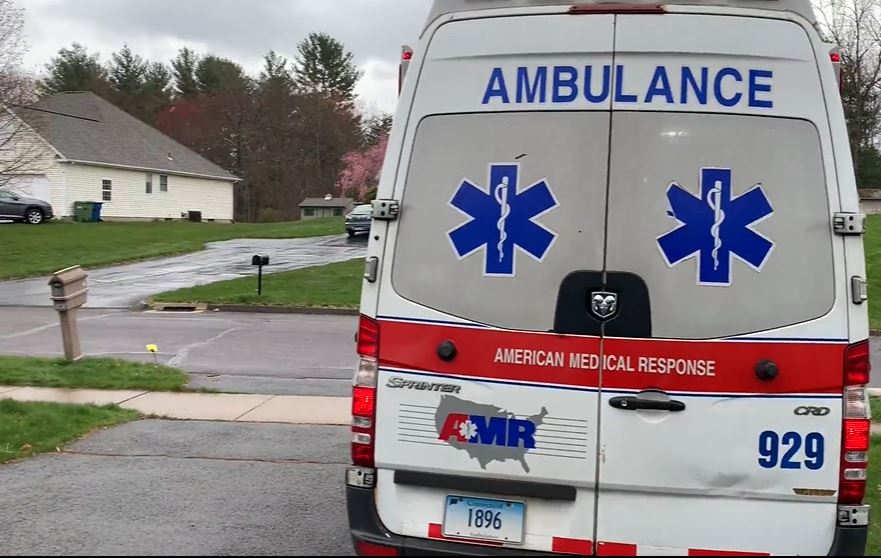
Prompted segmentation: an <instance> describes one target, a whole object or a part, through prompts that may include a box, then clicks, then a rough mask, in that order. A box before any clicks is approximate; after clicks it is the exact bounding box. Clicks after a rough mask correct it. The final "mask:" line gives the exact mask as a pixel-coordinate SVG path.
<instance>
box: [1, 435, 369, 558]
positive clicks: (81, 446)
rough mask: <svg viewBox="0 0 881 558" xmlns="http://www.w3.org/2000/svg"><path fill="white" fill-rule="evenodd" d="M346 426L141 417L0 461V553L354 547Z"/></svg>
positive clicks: (330, 552)
mask: <svg viewBox="0 0 881 558" xmlns="http://www.w3.org/2000/svg"><path fill="white" fill-rule="evenodd" d="M347 432H348V429H347V428H346V427H333V426H290V425H275V424H261V425H254V424H241V423H212V422H187V421H159V420H148V421H141V422H135V423H130V424H127V425H124V426H120V427H117V428H114V429H111V430H105V431H103V432H100V433H97V434H95V435H93V436H91V437H89V438H87V439H85V440H83V441H80V442H78V443H76V444H73V445H72V446H70V447H69V448H68V449H67V450H66V451H64V452H62V453H59V454H51V455H43V456H39V457H36V458H32V459H29V460H26V461H22V462H20V463H13V464H9V465H3V466H0V499H2V501H3V505H2V506H0V540H2V541H3V550H2V551H0V554H9V555H37V556H46V555H82V556H92V555H123V556H126V555H128V556H143V555H164V556H171V555H203V556H204V555H209V556H211V555H213V556H230V555H244V556H254V555H256V556H262V555H278V556H291V555H325V556H340V555H351V554H352V544H351V542H350V539H349V531H348V521H347V519H346V503H345V492H344V484H343V475H344V470H345V464H347V463H348V460H349V457H348V452H349V445H348V434H347Z"/></svg>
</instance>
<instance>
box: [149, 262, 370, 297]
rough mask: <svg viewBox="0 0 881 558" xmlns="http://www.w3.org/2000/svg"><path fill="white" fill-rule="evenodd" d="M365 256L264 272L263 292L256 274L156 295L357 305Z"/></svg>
mask: <svg viewBox="0 0 881 558" xmlns="http://www.w3.org/2000/svg"><path fill="white" fill-rule="evenodd" d="M363 274H364V259H363V258H358V259H354V260H349V261H347V262H341V263H334V264H329V265H323V266H317V267H307V268H304V269H297V270H295V271H286V272H282V273H271V274H268V275H264V276H263V294H262V295H258V294H257V278H256V277H243V278H241V279H232V280H230V281H220V282H217V283H211V284H208V285H202V286H199V287H192V288H188V289H180V290H178V291H170V292H167V293H162V294H159V295H156V296H155V297H154V300H156V301H157V302H205V303H208V304H216V305H222V304H249V305H261V306H283V307H288V308H292V307H310V308H357V307H358V302H359V300H360V297H361V278H362V276H363Z"/></svg>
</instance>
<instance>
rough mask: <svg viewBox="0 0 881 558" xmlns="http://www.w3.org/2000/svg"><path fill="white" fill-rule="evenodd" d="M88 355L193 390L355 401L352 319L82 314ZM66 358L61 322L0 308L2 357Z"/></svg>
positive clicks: (43, 313) (46, 313)
mask: <svg viewBox="0 0 881 558" xmlns="http://www.w3.org/2000/svg"><path fill="white" fill-rule="evenodd" d="M79 325H80V337H81V340H82V346H83V351H84V352H85V353H86V354H87V355H91V356H108V357H115V358H125V359H131V360H138V361H145V362H151V361H152V356H150V355H149V354H148V353H147V352H146V351H145V348H144V347H145V345H146V344H148V343H156V344H157V345H158V346H159V350H160V354H159V359H160V362H162V363H165V364H170V365H173V366H178V367H180V368H182V369H183V370H185V371H187V372H188V373H189V374H190V378H191V385H192V386H193V387H207V388H211V389H214V390H217V391H231V392H239V393H266V394H277V395H339V396H347V395H351V384H352V372H353V370H354V366H355V363H356V355H355V343H354V335H355V331H356V329H357V318H356V317H355V316H327V315H307V314H244V313H237V312H206V313H201V314H200V313H186V314H177V313H167V312H166V313H161V312H127V311H123V310H89V309H85V310H81V311H80V318H79ZM61 353H62V348H61V333H60V331H59V328H58V317H57V315H56V313H55V312H54V311H53V310H52V309H49V308H18V307H6V308H0V354H15V355H33V356H53V355H59V354H61Z"/></svg>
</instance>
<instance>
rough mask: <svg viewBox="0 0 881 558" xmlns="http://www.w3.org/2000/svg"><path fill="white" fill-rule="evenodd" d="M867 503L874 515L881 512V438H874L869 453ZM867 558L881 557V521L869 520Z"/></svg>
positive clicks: (871, 518) (873, 518)
mask: <svg viewBox="0 0 881 558" xmlns="http://www.w3.org/2000/svg"><path fill="white" fill-rule="evenodd" d="M865 503H866V504H869V505H871V506H872V515H873V516H874V515H876V513H877V510H881V436H873V437H872V447H871V450H870V452H869V480H868V482H867V483H866V499H865ZM866 556H881V521H879V520H878V519H877V518H875V517H870V518H869V541H868V543H867V544H866Z"/></svg>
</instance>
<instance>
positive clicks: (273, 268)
mask: <svg viewBox="0 0 881 558" xmlns="http://www.w3.org/2000/svg"><path fill="white" fill-rule="evenodd" d="M366 249H367V239H366V237H363V236H359V237H355V238H353V239H349V238H348V237H347V236H346V235H340V236H323V237H314V238H293V239H242V240H228V241H224V242H212V243H209V244H208V245H207V247H206V249H205V250H203V251H201V252H195V253H192V254H186V255H183V256H177V257H172V258H161V259H157V260H149V261H145V262H137V263H131V264H125V265H119V266H114V267H107V268H101V269H94V270H89V301H88V303H87V305H86V306H87V307H89V308H127V307H131V306H133V305H137V304H139V303H140V302H141V301H143V300H146V299H147V298H149V297H150V296H152V295H155V294H157V293H161V292H164V291H171V290H175V289H180V288H184V287H192V286H195V285H203V284H206V283H213V282H215V281H223V280H226V279H235V278H237V277H244V276H248V275H255V274H256V273H257V268H256V267H254V266H252V265H251V256H253V255H254V254H265V255H268V256H269V258H270V265H269V267H267V268H264V272H267V273H272V272H277V271H288V270H292V269H298V268H301V267H308V266H313V265H324V264H327V263H332V262H339V261H344V260H350V259H353V258H357V257H363V256H364V254H365V252H366ZM75 264H76V261H75V258H72V260H71V262H70V265H75ZM0 306H50V300H49V287H48V285H47V278H45V277H43V278H39V279H26V280H23V281H8V282H0Z"/></svg>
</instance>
